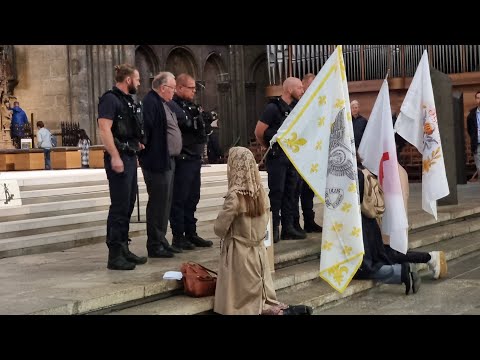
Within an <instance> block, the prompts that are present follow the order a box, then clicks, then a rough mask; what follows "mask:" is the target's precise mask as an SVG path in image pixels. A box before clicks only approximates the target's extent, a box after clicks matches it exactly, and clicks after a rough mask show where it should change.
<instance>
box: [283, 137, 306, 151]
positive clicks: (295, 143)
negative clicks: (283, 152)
mask: <svg viewBox="0 0 480 360" xmlns="http://www.w3.org/2000/svg"><path fill="white" fill-rule="evenodd" d="M297 137H298V135H297V133H296V132H294V133H292V137H291V138H290V139H287V140H285V144H286V145H287V146H288V147H289V148H291V149H292V151H293V152H294V153H296V152H299V151H300V146H303V145H305V144H306V143H307V140H305V139H304V138H300V139H298V138H297Z"/></svg>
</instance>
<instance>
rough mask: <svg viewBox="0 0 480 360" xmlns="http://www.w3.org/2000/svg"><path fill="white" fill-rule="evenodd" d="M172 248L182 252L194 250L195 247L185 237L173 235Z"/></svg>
mask: <svg viewBox="0 0 480 360" xmlns="http://www.w3.org/2000/svg"><path fill="white" fill-rule="evenodd" d="M172 246H175V247H176V248H177V249H182V250H194V249H195V245H193V244H192V243H191V242H190V241H188V240H187V239H186V238H185V236H183V235H173V239H172Z"/></svg>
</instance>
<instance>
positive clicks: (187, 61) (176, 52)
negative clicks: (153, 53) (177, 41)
mask: <svg viewBox="0 0 480 360" xmlns="http://www.w3.org/2000/svg"><path fill="white" fill-rule="evenodd" d="M165 69H166V70H167V71H170V72H171V73H173V75H175V76H177V75H179V74H181V73H187V74H189V75H191V76H193V78H194V79H195V80H197V77H198V67H197V63H196V61H195V57H194V55H193V53H192V52H191V51H190V50H189V49H188V48H186V47H184V46H177V47H174V48H173V49H172V50H170V52H169V53H168V56H167V60H166V61H165Z"/></svg>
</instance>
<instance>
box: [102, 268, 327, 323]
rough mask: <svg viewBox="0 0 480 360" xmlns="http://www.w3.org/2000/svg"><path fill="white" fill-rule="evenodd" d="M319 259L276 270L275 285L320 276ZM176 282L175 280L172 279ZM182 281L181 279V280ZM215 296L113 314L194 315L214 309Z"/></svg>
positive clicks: (173, 299)
mask: <svg viewBox="0 0 480 360" xmlns="http://www.w3.org/2000/svg"><path fill="white" fill-rule="evenodd" d="M319 267H320V263H319V260H318V259H316V260H312V261H308V262H304V263H301V264H297V265H292V266H289V267H287V268H283V269H280V270H276V271H275V273H274V275H273V278H274V281H273V283H274V286H275V289H276V290H277V291H278V290H280V289H284V288H287V287H290V286H295V285H298V284H302V283H304V282H306V281H309V280H313V279H315V278H317V277H318V270H319ZM171 281H174V282H176V281H175V280H171ZM179 282H180V281H179ZM213 299H214V297H213V296H208V297H203V298H191V297H189V296H186V295H183V294H181V295H176V296H171V297H169V298H166V299H162V300H159V301H153V302H150V303H146V304H142V305H139V306H135V307H131V308H127V309H124V310H120V311H116V312H112V313H111V314H112V315H194V314H199V313H202V312H206V311H211V310H212V309H213Z"/></svg>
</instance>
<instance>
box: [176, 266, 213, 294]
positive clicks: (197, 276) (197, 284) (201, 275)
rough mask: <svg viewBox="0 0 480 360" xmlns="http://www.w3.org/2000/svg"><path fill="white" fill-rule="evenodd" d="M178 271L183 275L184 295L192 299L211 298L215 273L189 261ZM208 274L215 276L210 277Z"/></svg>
mask: <svg viewBox="0 0 480 360" xmlns="http://www.w3.org/2000/svg"><path fill="white" fill-rule="evenodd" d="M180 271H181V272H182V275H183V289H184V292H185V294H186V295H189V296H193V297H204V296H212V295H214V294H215V286H216V285H217V276H216V275H217V273H216V272H215V271H213V270H210V269H207V268H206V267H205V266H203V265H200V264H197V263H195V262H192V261H189V262H187V263H183V264H182V267H181V268H180ZM210 273H212V274H214V275H215V276H212V275H210Z"/></svg>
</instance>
